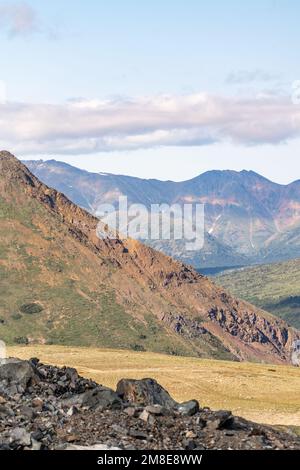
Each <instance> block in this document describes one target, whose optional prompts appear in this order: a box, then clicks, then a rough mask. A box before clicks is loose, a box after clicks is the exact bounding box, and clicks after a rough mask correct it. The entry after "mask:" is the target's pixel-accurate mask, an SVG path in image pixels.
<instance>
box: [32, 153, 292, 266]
mask: <svg viewBox="0 0 300 470" xmlns="http://www.w3.org/2000/svg"><path fill="white" fill-rule="evenodd" d="M25 163H26V165H27V166H28V168H29V169H30V170H31V171H32V172H33V173H34V174H35V175H36V176H37V177H38V178H40V179H41V181H43V182H44V183H46V184H48V185H50V186H53V187H55V188H56V189H57V190H59V191H62V192H63V193H64V194H66V195H67V196H68V197H69V198H70V199H71V200H72V201H73V202H74V203H76V204H78V205H80V206H81V207H83V208H85V209H86V210H88V211H90V212H91V213H95V211H96V210H97V207H98V206H99V204H102V203H103V202H109V203H116V202H117V200H118V197H119V196H120V195H126V196H127V197H128V201H129V203H142V204H144V205H145V206H147V207H150V205H151V204H161V203H167V204H170V205H171V204H174V203H179V204H184V203H191V202H193V203H197V202H198V203H205V224H206V226H205V245H204V248H203V249H202V250H201V251H195V252H193V251H191V252H188V251H186V250H185V244H184V243H183V241H181V240H179V241H178V240H176V241H164V240H160V241H153V242H151V245H152V246H154V247H155V248H157V249H160V250H162V251H164V252H165V253H167V254H169V255H171V256H173V257H176V258H178V259H181V260H183V261H185V262H188V263H191V264H193V265H194V266H195V267H196V268H199V269H201V268H205V267H214V266H224V267H225V266H235V265H247V264H252V263H268V262H273V261H280V260H286V259H292V258H296V257H298V256H300V180H298V181H295V182H294V183H291V184H289V185H286V186H285V185H280V184H276V183H273V182H271V181H269V180H268V179H266V178H264V177H262V176H260V175H259V174H257V173H254V172H252V171H241V172H236V171H230V170H228V171H209V172H206V173H203V174H201V175H199V176H197V177H196V178H193V179H191V180H188V181H183V182H179V183H178V182H173V181H159V180H154V179H149V180H146V179H140V178H134V177H130V176H123V175H112V174H103V173H89V172H87V171H84V170H80V169H78V168H75V167H73V166H70V165H68V164H66V163H62V162H58V161H55V160H49V161H45V162H44V161H27V162H25Z"/></svg>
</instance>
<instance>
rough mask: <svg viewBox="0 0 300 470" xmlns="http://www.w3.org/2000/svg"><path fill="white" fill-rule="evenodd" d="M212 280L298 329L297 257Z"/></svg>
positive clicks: (299, 290)
mask: <svg viewBox="0 0 300 470" xmlns="http://www.w3.org/2000/svg"><path fill="white" fill-rule="evenodd" d="M215 281H216V282H217V283H218V284H220V285H222V286H223V287H224V288H226V289H228V290H229V291H230V292H231V293H232V294H233V295H235V296H237V297H240V298H241V299H244V300H247V301H248V302H251V303H252V304H254V305H257V306H258V307H261V308H263V309H265V310H267V311H269V312H271V313H273V314H274V315H277V316H279V317H281V318H283V319H284V320H286V321H287V322H289V323H290V324H291V325H293V326H295V327H297V328H300V259H296V260H292V261H287V262H285V263H278V264H270V265H263V266H255V267H253V268H243V269H239V270H237V271H232V272H227V273H226V274H221V275H219V276H217V277H216V278H215Z"/></svg>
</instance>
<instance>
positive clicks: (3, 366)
mask: <svg viewBox="0 0 300 470" xmlns="http://www.w3.org/2000/svg"><path fill="white" fill-rule="evenodd" d="M0 381H5V382H6V383H7V384H8V385H12V384H13V385H20V386H21V387H23V388H24V389H26V388H27V386H28V385H30V383H31V382H32V381H38V377H37V375H36V373H35V370H34V368H33V366H32V365H31V363H30V362H28V361H21V360H20V359H2V361H1V362H0Z"/></svg>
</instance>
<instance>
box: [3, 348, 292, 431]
mask: <svg viewBox="0 0 300 470" xmlns="http://www.w3.org/2000/svg"><path fill="white" fill-rule="evenodd" d="M8 352H9V354H10V355H11V356H18V357H21V358H30V357H33V356H35V357H36V356H37V357H39V358H40V359H41V360H42V361H44V362H48V363H52V364H56V365H60V366H62V365H69V366H72V367H76V368H77V369H78V370H79V372H80V374H81V375H83V376H86V377H91V378H93V379H95V380H96V381H98V382H100V383H102V384H105V385H108V386H111V387H115V385H116V383H117V382H118V380H119V379H121V378H123V377H128V378H143V377H153V378H155V379H157V380H158V381H159V382H160V383H161V384H162V385H163V386H165V387H166V388H167V389H168V390H169V392H170V393H171V394H172V395H173V396H174V397H175V398H176V399H177V400H180V401H183V400H188V399H191V398H197V399H198V400H199V401H200V403H201V405H202V406H210V407H211V408H214V409H220V408H221V409H230V410H232V411H233V412H234V413H235V414H237V415H240V416H244V417H246V418H248V419H251V420H253V421H257V422H263V423H267V424H274V425H288V426H300V396H299V390H300V369H298V368H293V367H288V366H273V365H272V366H270V365H261V364H253V363H236V362H227V361H215V360H206V359H197V358H190V357H189V358H188V357H171V356H165V355H162V354H155V353H148V352H146V353H144V352H132V351H120V350H106V349H94V348H93V349H90V348H74V347H63V346H27V347H20V346H19V347H10V348H9V350H8Z"/></svg>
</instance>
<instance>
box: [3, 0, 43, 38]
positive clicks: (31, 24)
mask: <svg viewBox="0 0 300 470" xmlns="http://www.w3.org/2000/svg"><path fill="white" fill-rule="evenodd" d="M0 29H2V30H4V31H5V32H6V33H7V34H8V36H9V37H14V36H27V35H30V34H32V33H34V32H36V31H38V29H39V27H38V18H37V14H36V12H35V10H34V9H33V8H32V7H31V6H30V5H29V4H27V3H25V2H8V1H7V2H1V3H0Z"/></svg>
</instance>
